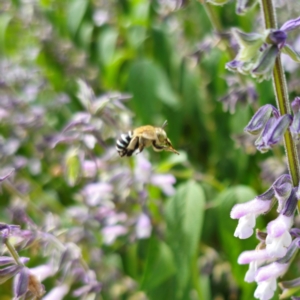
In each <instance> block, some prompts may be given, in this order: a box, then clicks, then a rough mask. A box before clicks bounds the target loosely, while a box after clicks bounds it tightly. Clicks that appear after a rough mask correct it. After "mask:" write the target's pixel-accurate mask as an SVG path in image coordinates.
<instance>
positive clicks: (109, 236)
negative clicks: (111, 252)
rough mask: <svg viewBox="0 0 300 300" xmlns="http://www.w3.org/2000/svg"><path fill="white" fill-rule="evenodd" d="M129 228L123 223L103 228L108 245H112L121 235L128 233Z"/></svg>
mask: <svg viewBox="0 0 300 300" xmlns="http://www.w3.org/2000/svg"><path fill="white" fill-rule="evenodd" d="M127 232H128V229H127V228H126V227H125V226H122V225H113V226H107V227H104V228H103V229H102V230H101V233H102V235H103V242H104V244H106V245H111V244H112V243H113V242H114V241H115V240H116V239H117V237H119V236H122V235H125V234H127Z"/></svg>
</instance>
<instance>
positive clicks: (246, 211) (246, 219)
mask: <svg viewBox="0 0 300 300" xmlns="http://www.w3.org/2000/svg"><path fill="white" fill-rule="evenodd" d="M272 198H273V197H270V199H269V200H261V199H259V197H256V198H255V199H253V200H251V201H248V202H245V203H241V204H236V205H235V206H234V207H233V208H232V210H231V212H230V217H231V218H232V219H239V223H238V226H237V228H236V230H235V232H234V236H235V237H239V238H240V239H247V238H248V237H250V236H251V235H252V234H253V228H254V226H255V222H256V217H257V216H258V215H260V214H263V213H266V212H267V211H268V210H269V209H270V207H271V204H272Z"/></svg>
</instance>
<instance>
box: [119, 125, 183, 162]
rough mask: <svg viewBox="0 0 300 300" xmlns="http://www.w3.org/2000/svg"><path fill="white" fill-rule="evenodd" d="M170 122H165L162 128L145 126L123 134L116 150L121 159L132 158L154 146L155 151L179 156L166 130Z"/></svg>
mask: <svg viewBox="0 0 300 300" xmlns="http://www.w3.org/2000/svg"><path fill="white" fill-rule="evenodd" d="M167 124H168V122H167V121H165V122H164V123H163V125H162V127H154V126H151V125H145V126H141V127H137V128H136V129H134V130H130V131H128V133H127V134H122V135H121V137H120V138H119V139H118V140H117V143H116V149H117V151H118V153H119V155H120V156H121V157H123V156H131V155H132V154H133V153H134V152H135V151H136V154H138V153H141V152H142V151H143V150H144V148H145V147H149V146H152V148H153V150H154V151H157V152H159V151H169V152H173V153H176V154H178V155H179V152H178V151H176V150H175V149H174V148H173V145H172V143H171V141H170V140H169V139H168V137H167V134H166V132H165V130H164V128H165V127H166V126H167Z"/></svg>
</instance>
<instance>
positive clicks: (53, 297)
mask: <svg viewBox="0 0 300 300" xmlns="http://www.w3.org/2000/svg"><path fill="white" fill-rule="evenodd" d="M69 290H70V287H69V286H68V285H67V284H62V285H59V286H57V287H55V288H53V289H52V290H51V291H50V292H49V293H48V294H47V295H46V296H44V297H43V300H62V299H64V297H65V296H66V295H67V294H68V292H69Z"/></svg>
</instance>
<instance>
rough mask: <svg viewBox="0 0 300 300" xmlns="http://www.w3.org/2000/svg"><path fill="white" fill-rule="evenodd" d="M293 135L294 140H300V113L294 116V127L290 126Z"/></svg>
mask: <svg viewBox="0 0 300 300" xmlns="http://www.w3.org/2000/svg"><path fill="white" fill-rule="evenodd" d="M290 131H291V134H292V136H293V138H294V140H297V141H298V140H299V139H300V111H298V112H297V113H296V114H294V117H293V122H292V125H291V126H290Z"/></svg>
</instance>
